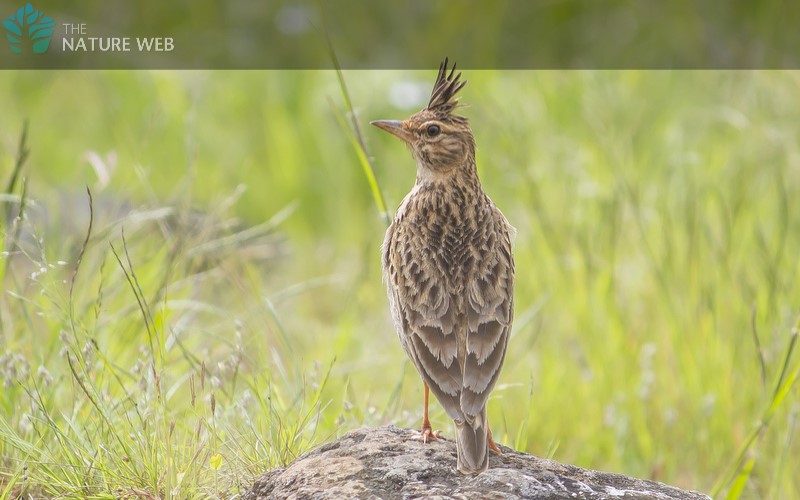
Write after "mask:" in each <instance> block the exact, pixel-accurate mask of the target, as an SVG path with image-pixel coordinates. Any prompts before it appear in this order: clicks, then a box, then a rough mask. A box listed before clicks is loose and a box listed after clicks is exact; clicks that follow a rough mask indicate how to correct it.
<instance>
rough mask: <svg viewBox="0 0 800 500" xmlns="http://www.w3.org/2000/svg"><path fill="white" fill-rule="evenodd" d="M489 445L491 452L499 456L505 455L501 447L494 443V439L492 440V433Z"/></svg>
mask: <svg viewBox="0 0 800 500" xmlns="http://www.w3.org/2000/svg"><path fill="white" fill-rule="evenodd" d="M487 444H488V446H489V449H490V450H491V451H493V452H495V453H497V454H498V455H502V454H503V450H501V449H500V447H499V446H497V443H495V442H494V439H492V431H489V436H488V443H487Z"/></svg>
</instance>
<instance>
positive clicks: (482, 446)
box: [455, 406, 489, 474]
mask: <svg viewBox="0 0 800 500" xmlns="http://www.w3.org/2000/svg"><path fill="white" fill-rule="evenodd" d="M455 423H456V451H457V452H458V472H460V473H462V474H478V473H481V472H483V471H485V470H486V469H487V468H488V467H489V449H488V447H487V445H488V437H489V436H488V432H489V423H488V422H487V421H486V406H484V407H483V409H482V410H481V412H480V413H478V414H477V415H474V416H471V417H467V418H466V419H465V420H463V421H461V420H456V422H455Z"/></svg>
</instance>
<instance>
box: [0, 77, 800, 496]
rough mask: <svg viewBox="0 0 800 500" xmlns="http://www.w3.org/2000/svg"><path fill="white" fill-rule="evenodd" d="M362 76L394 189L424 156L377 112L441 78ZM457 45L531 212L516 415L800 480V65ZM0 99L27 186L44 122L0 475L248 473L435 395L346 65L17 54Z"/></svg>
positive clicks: (478, 116) (634, 459)
mask: <svg viewBox="0 0 800 500" xmlns="http://www.w3.org/2000/svg"><path fill="white" fill-rule="evenodd" d="M343 76H344V79H345V81H346V83H347V87H348V90H349V93H350V96H351V98H352V102H353V106H354V108H355V109H354V111H355V115H354V116H355V121H356V122H357V123H358V127H359V128H360V133H361V134H362V135H363V137H364V139H365V142H366V145H367V148H368V154H369V156H370V157H371V158H372V159H373V161H374V166H375V169H376V177H377V180H378V182H379V184H380V186H381V189H382V191H383V193H384V195H385V196H386V199H387V204H388V206H389V208H390V211H392V212H393V211H394V209H395V208H396V207H397V205H398V204H399V202H400V200H401V199H402V198H403V196H404V195H405V194H406V193H407V192H408V191H409V190H410V188H411V186H412V185H413V182H414V176H415V165H414V162H413V160H412V159H411V156H410V154H409V153H408V151H407V150H406V148H405V147H404V146H403V145H402V144H401V143H400V141H398V140H396V139H394V138H392V137H390V136H389V135H388V134H385V133H382V132H381V131H379V130H377V129H374V128H372V127H370V126H369V125H368V122H369V121H370V120H374V119H402V118H405V117H406V116H408V115H410V114H411V113H412V112H414V111H416V110H418V109H419V108H420V107H422V106H424V104H425V103H426V102H427V97H428V94H429V92H430V87H431V85H432V82H433V79H434V76H435V75H434V72H433V71H402V72H401V71H345V72H344V75H343ZM464 76H465V78H466V79H467V80H468V81H469V83H468V85H467V86H466V88H465V89H464V90H463V91H462V102H463V103H464V104H466V105H467V107H465V108H463V110H462V111H463V114H464V115H466V116H468V117H469V118H470V120H471V123H472V126H473V129H474V132H475V136H476V141H477V144H478V168H479V173H480V175H481V178H482V181H483V185H484V188H485V190H486V191H487V192H488V194H489V195H490V196H491V197H492V198H493V199H494V201H495V202H496V204H497V205H498V206H499V207H500V208H501V209H502V210H503V211H504V213H505V214H506V216H507V218H508V219H509V221H510V222H511V223H512V224H513V225H514V226H515V227H516V228H517V229H518V235H517V238H516V242H515V256H516V267H517V270H516V273H517V288H516V301H515V303H516V319H515V325H514V331H513V336H512V338H511V344H510V351H509V354H508V356H507V358H506V362H505V368H504V370H503V372H502V375H501V378H500V382H499V384H498V387H497V388H496V389H495V391H494V393H493V396H492V399H491V401H490V404H489V413H490V419H491V421H492V430H493V432H494V434H495V437H496V439H497V440H498V441H499V442H501V443H503V444H507V445H509V446H512V447H514V448H516V449H520V450H525V451H528V452H531V453H534V454H537V455H542V456H549V457H552V458H554V459H556V460H559V461H562V462H568V463H572V464H576V465H579V466H582V467H588V468H595V469H600V470H606V471H614V472H620V473H625V474H629V475H633V476H638V477H644V478H653V479H656V480H659V481H663V482H667V483H670V484H674V485H677V486H681V487H684V488H689V489H697V490H701V491H705V492H714V493H727V494H728V496H729V497H736V496H737V495H743V496H744V497H748V498H791V497H797V496H800V480H799V479H798V478H797V476H796V473H795V472H793V471H796V470H797V469H798V467H800V463H799V462H798V456H800V445H798V441H797V437H796V423H797V418H798V410H800V403H798V401H799V399H798V388H797V387H796V386H794V385H793V384H792V382H793V381H794V379H796V377H797V374H798V373H797V370H798V367H800V364H799V362H798V358H797V356H793V355H792V354H793V353H792V351H791V347H792V346H793V344H792V343H791V339H792V338H793V337H792V336H791V332H792V328H793V327H796V318H797V316H798V314H799V313H800V304H798V297H799V296H800V295H799V294H798V285H797V283H798V279H799V278H800V269H799V268H798V263H799V262H800V260H799V259H798V255H800V212H799V211H798V196H799V195H800V146H798V144H800V143H799V142H798V138H800V101H798V99H797V95H798V91H800V74H798V73H796V72H670V71H659V72H641V71H624V72H597V71H569V72H567V71H555V72H541V71H539V72H529V71H469V72H468V73H467V74H465V75H464ZM0 110H2V112H1V113H0V166H1V167H0V185H2V186H3V187H4V188H5V186H6V185H7V184H8V183H9V179H10V178H11V176H12V172H13V170H14V165H15V159H16V155H17V152H18V143H19V140H20V133H21V131H22V128H23V123H24V122H25V120H28V121H29V132H28V137H27V144H28V147H29V148H30V157H29V158H28V161H27V162H26V163H25V165H24V167H23V168H22V170H21V176H20V177H19V181H18V182H17V183H16V184H15V185H14V186H13V187H12V188H11V189H5V193H6V194H5V195H4V197H3V198H2V200H3V204H2V205H0V208H2V209H3V210H4V211H5V215H6V218H4V220H3V226H2V228H3V231H2V237H3V238H4V245H5V250H6V253H4V254H3V260H2V261H0V263H1V264H2V266H3V271H2V272H3V274H2V276H0V277H2V279H3V292H4V293H3V296H2V298H0V307H2V309H0V313H2V318H0V320H1V321H2V322H1V323H0V324H1V325H2V331H0V345H2V348H3V352H4V354H3V358H2V363H0V375H2V376H1V377H0V379H2V381H3V387H4V389H3V394H2V396H0V438H2V441H0V474H2V475H0V492H3V491H6V492H9V493H14V492H17V493H19V492H28V493H31V492H32V493H41V494H48V495H53V494H66V495H70V494H79V493H80V494H87V495H89V494H91V495H97V496H102V495H103V494H113V493H114V492H116V494H121V493H120V492H123V493H124V492H127V491H128V490H129V489H131V490H133V489H135V488H138V489H143V490H145V491H150V492H153V493H154V494H158V495H162V496H168V495H170V494H172V495H175V496H178V497H194V496H197V497H203V496H221V497H230V496H232V495H235V494H236V493H237V492H239V491H241V490H242V489H243V488H247V486H248V485H249V482H250V481H251V480H252V477H253V475H254V474H257V473H259V472H262V471H263V470H266V469H267V468H269V467H273V466H276V465H280V464H283V463H286V462H287V461H290V460H291V459H292V458H293V457H294V456H296V455H297V454H298V453H300V452H302V451H305V450H307V449H309V447H311V446H313V445H315V444H319V443H321V442H324V441H326V440H329V439H332V438H333V437H334V436H337V435H341V434H343V433H344V432H346V431H348V430H350V429H354V428H356V427H358V426H361V425H383V424H389V423H392V424H396V425H401V426H408V427H417V426H418V425H419V420H420V417H421V406H422V404H421V403H422V390H421V389H422V384H421V383H420V380H419V378H418V377H417V375H416V373H414V372H413V367H412V366H411V365H410V363H408V361H407V360H406V358H405V355H404V353H403V351H402V349H401V348H400V345H399V343H398V341H397V339H396V336H395V333H394V330H393V327H392V324H391V321H390V318H389V314H388V306H387V301H386V297H385V292H384V289H383V287H382V283H381V276H380V259H379V247H380V244H381V242H382V239H383V232H384V230H385V222H384V219H383V218H382V214H380V213H379V211H378V209H377V208H376V206H375V203H374V201H373V197H372V193H371V191H370V187H369V184H368V182H367V180H366V177H365V175H364V172H363V170H362V165H361V164H360V161H359V156H358V154H357V153H356V149H355V147H354V145H353V143H352V141H351V140H350V138H349V134H351V133H353V130H352V128H350V127H351V125H350V118H351V116H352V115H351V114H350V110H348V109H346V106H345V101H344V99H343V97H342V90H341V88H340V85H339V83H338V81H337V77H336V74H335V73H334V72H330V71H295V72H289V71H275V72H237V71H225V72H170V71H164V72H161V71H141V72H13V73H12V72H4V73H3V74H2V77H0ZM337 114H340V115H342V116H343V117H344V118H345V120H346V122H347V123H348V129H344V128H343V127H342V125H341V123H340V121H339V120H337ZM23 178H24V179H25V180H26V182H25V183H24V188H23V182H22V179H23ZM86 186H88V187H89V188H90V189H91V191H92V195H93V217H94V220H93V229H92V233H91V236H90V238H89V240H88V244H87V245H86V246H85V252H84V255H83V256H84V258H83V260H82V262H81V267H80V269H79V271H78V273H77V276H76V277H74V278H73V269H74V268H75V263H76V260H77V257H78V255H79V254H80V253H81V248H82V242H83V241H84V239H85V238H86V231H87V225H88V223H89V215H90V214H89V208H88V200H87V195H86ZM21 196H23V197H24V198H25V200H26V201H25V203H24V204H23V206H24V207H25V208H24V209H23V211H22V217H21V218H15V217H16V216H17V215H19V207H20V204H19V199H20V197H21ZM123 233H124V239H123ZM70 289H72V292H70ZM794 338H796V329H795V337H794ZM778 386H780V389H779V390H776V387H778ZM432 420H433V425H434V427H435V428H441V429H443V431H444V434H445V435H448V434H450V435H451V434H452V429H451V425H452V424H451V423H450V422H449V421H448V419H447V417H446V415H445V414H444V412H443V411H442V410H441V408H440V407H439V406H438V404H437V405H434V407H433V413H432ZM761 424H763V431H762V432H760V433H757V434H754V430H755V429H757V428H759V425H761ZM751 438H752V440H751ZM742 471H744V472H742Z"/></svg>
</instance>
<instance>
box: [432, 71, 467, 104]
mask: <svg viewBox="0 0 800 500" xmlns="http://www.w3.org/2000/svg"><path fill="white" fill-rule="evenodd" d="M455 72H456V64H455V63H453V68H452V69H451V70H450V74H449V75H448V74H447V58H446V57H445V58H444V61H443V62H442V64H440V65H439V75H438V76H437V77H436V83H435V84H434V85H433V92H431V100H430V101H429V102H428V108H427V109H429V110H431V111H439V112H442V113H450V112H451V111H453V109H455V107H456V106H457V105H458V99H456V98H455V95H456V93H457V92H458V91H459V90H461V88H462V87H463V86H464V85H466V84H467V81H466V80H464V81H463V82H462V81H459V79H460V78H461V73H459V74H457V75H455ZM453 75H455V77H453Z"/></svg>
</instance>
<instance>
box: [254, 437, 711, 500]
mask: <svg viewBox="0 0 800 500" xmlns="http://www.w3.org/2000/svg"><path fill="white" fill-rule="evenodd" d="M500 448H501V449H502V450H503V454H502V455H495V454H492V455H491V456H490V457H489V470H488V471H486V472H484V473H481V474H478V475H477V476H464V475H462V474H460V473H458V472H457V471H456V445H455V442H453V441H452V440H449V439H445V438H442V439H438V440H436V441H433V442H432V443H428V444H423V443H422V442H421V440H420V433H419V432H417V431H413V430H408V429H399V428H397V427H394V426H389V427H378V428H363V429H358V430H355V431H352V432H349V433H347V434H345V435H344V436H342V437H341V438H339V439H337V440H336V441H333V442H331V443H328V444H325V445H322V446H320V447H319V448H317V449H315V450H312V451H310V452H308V453H306V454H304V455H302V456H301V457H299V458H298V459H297V460H295V461H294V462H293V463H291V464H290V465H289V466H288V467H286V468H278V469H274V470H272V471H270V472H268V473H266V474H264V475H262V476H260V477H258V478H257V479H256V481H255V483H254V484H253V487H252V488H251V489H250V491H248V492H247V493H246V494H245V495H244V498H245V499H249V500H255V499H266V498H269V499H284V498H285V499H290V498H291V499H304V498H313V499H332V498H337V499H338V498H364V499H384V500H388V499H395V498H397V499H401V498H437V499H451V498H452V499H464V500H467V499H473V498H492V499H507V498H508V499H514V498H534V499H545V498H587V499H601V498H613V499H708V498H709V497H708V496H706V495H703V494H701V493H696V492H693V491H686V490H681V489H678V488H674V487H672V486H667V485H664V484H661V483H656V482H654V481H646V480H642V479H635V478H632V477H628V476H623V475H621V474H609V473H605V472H596V471H592V470H587V469H581V468H580V467H575V466H572V465H564V464H561V463H558V462H554V461H552V460H545V459H542V458H538V457H535V456H533V455H528V454H526V453H519V452H516V451H514V450H512V449H511V448H507V447H505V446H501V447H500Z"/></svg>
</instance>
